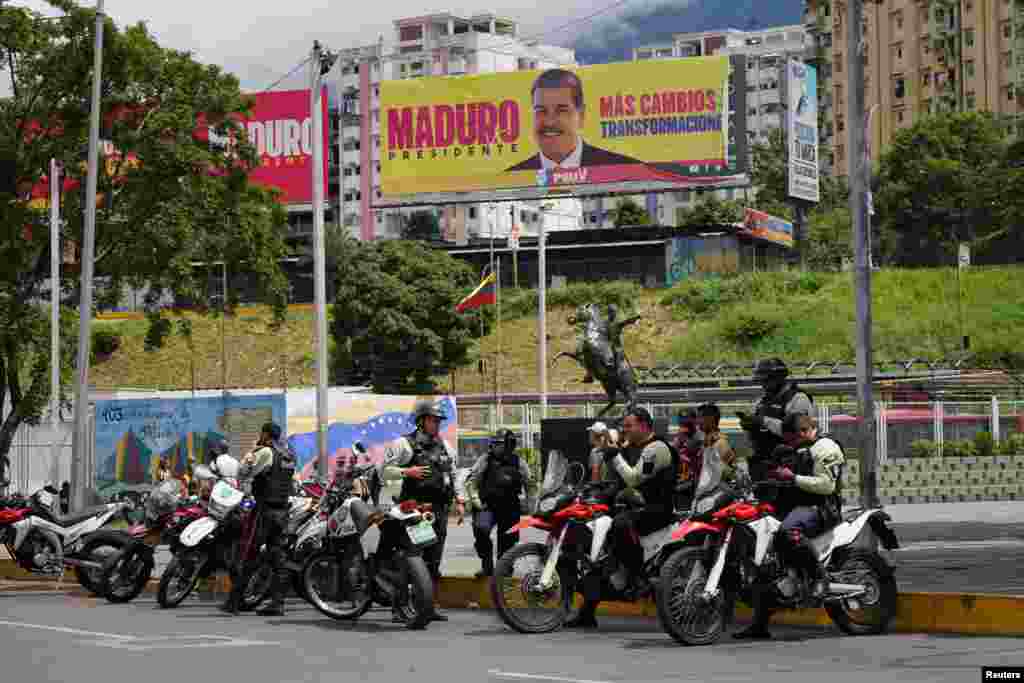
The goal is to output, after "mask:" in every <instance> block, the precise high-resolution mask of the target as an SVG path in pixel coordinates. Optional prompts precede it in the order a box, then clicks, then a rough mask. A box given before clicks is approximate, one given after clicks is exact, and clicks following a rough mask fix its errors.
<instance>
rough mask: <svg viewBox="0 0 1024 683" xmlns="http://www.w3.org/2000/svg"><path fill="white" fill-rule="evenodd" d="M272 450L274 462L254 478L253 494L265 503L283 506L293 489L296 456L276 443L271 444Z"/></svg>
mask: <svg viewBox="0 0 1024 683" xmlns="http://www.w3.org/2000/svg"><path fill="white" fill-rule="evenodd" d="M270 450H271V451H273V452H274V462H273V463H272V464H271V465H270V467H268V468H267V469H265V470H263V471H262V472H260V473H259V474H258V475H256V477H254V478H253V482H252V495H253V497H254V498H255V499H256V500H257V502H259V503H262V504H263V505H268V506H270V507H283V506H285V505H287V504H288V498H289V497H290V496H291V495H292V491H293V488H292V481H293V477H294V476H295V465H296V462H295V457H294V456H293V455H292V454H291V453H290V452H288V451H286V450H282V449H280V448H278V447H277V446H276V445H271V446H270Z"/></svg>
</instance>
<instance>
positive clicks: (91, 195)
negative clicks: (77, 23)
mask: <svg viewBox="0 0 1024 683" xmlns="http://www.w3.org/2000/svg"><path fill="white" fill-rule="evenodd" d="M102 69H103V0H97V2H96V35H95V40H94V42H93V66H92V112H91V114H90V118H89V174H88V178H87V180H86V184H85V230H84V233H85V234H84V235H83V236H82V263H81V268H82V283H81V290H82V297H81V301H80V302H79V304H78V384H77V385H76V387H75V435H74V437H73V441H72V443H71V452H72V456H71V457H72V463H71V509H72V510H74V511H78V510H81V509H82V508H84V507H85V488H86V483H87V482H86V477H87V475H88V472H87V471H86V469H87V467H86V455H87V451H88V450H89V447H90V446H89V443H88V441H89V352H90V342H91V341H92V339H91V338H90V336H89V328H90V323H92V272H93V259H94V258H95V254H94V252H95V249H96V181H97V175H98V173H99V143H100V81H101V79H102V76H103V71H102Z"/></svg>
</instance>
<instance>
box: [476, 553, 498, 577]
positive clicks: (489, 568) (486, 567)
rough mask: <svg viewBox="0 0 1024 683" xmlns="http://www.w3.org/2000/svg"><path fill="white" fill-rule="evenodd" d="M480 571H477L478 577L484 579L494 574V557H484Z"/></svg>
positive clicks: (481, 560)
mask: <svg viewBox="0 0 1024 683" xmlns="http://www.w3.org/2000/svg"><path fill="white" fill-rule="evenodd" d="M480 564H481V567H480V571H478V572H477V573H476V578H478V579H483V578H485V577H488V576H494V559H493V558H490V557H483V558H481V559H480Z"/></svg>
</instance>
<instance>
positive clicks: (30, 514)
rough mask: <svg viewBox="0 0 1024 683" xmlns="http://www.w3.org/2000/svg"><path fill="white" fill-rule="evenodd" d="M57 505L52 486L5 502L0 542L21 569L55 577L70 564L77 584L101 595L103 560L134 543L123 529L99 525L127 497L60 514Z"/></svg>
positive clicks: (123, 507)
mask: <svg viewBox="0 0 1024 683" xmlns="http://www.w3.org/2000/svg"><path fill="white" fill-rule="evenodd" d="M58 504H59V503H58V496H57V493H56V491H54V490H52V487H46V488H43V489H40V490H39V491H36V492H35V493H34V494H32V496H31V497H30V498H29V499H28V500H20V502H18V503H17V504H16V505H12V504H10V503H8V505H6V506H5V508H4V509H3V510H0V542H3V544H4V545H5V546H6V548H7V552H8V553H9V554H10V556H11V557H12V558H13V559H14V561H15V562H16V563H17V565H18V566H19V567H21V568H22V569H24V570H26V571H29V572H32V573H33V574H42V575H47V576H58V575H62V574H63V572H64V568H65V567H74V568H75V574H76V577H77V578H78V582H79V583H80V584H81V585H82V586H83V587H84V588H85V589H87V590H89V591H90V592H92V593H96V594H100V593H101V592H102V588H103V581H102V571H103V567H104V561H105V560H106V559H107V558H108V557H109V556H111V555H113V554H115V553H118V552H120V551H121V550H123V549H125V548H127V547H128V546H130V545H131V544H132V543H133V542H134V539H133V538H132V537H131V535H130V534H128V533H126V532H124V531H118V530H115V529H105V528H103V527H104V526H106V525H107V524H108V523H109V522H111V521H112V520H114V519H115V518H116V517H117V516H118V515H123V514H124V513H125V512H126V511H127V510H131V509H132V507H133V506H132V504H131V503H130V502H128V501H124V502H119V503H107V504H104V505H97V506H94V507H90V508H86V509H85V510H82V511H81V512H76V513H71V514H69V515H61V514H60V513H59V512H57V506H58Z"/></svg>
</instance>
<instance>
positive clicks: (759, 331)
mask: <svg viewBox="0 0 1024 683" xmlns="http://www.w3.org/2000/svg"><path fill="white" fill-rule="evenodd" d="M779 322H780V321H779V318H778V316H776V315H775V312H774V311H771V310H763V309H761V310H759V309H750V308H737V309H734V310H731V311H729V312H728V313H725V314H723V315H722V317H721V319H720V322H719V325H720V328H719V329H720V331H721V335H722V337H724V338H725V339H727V340H728V341H730V342H732V343H734V344H736V345H737V346H741V347H743V346H753V345H754V344H756V343H757V342H759V341H761V340H763V339H764V338H766V337H768V336H770V335H771V334H772V333H773V332H775V330H777V329H778V328H779Z"/></svg>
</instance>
